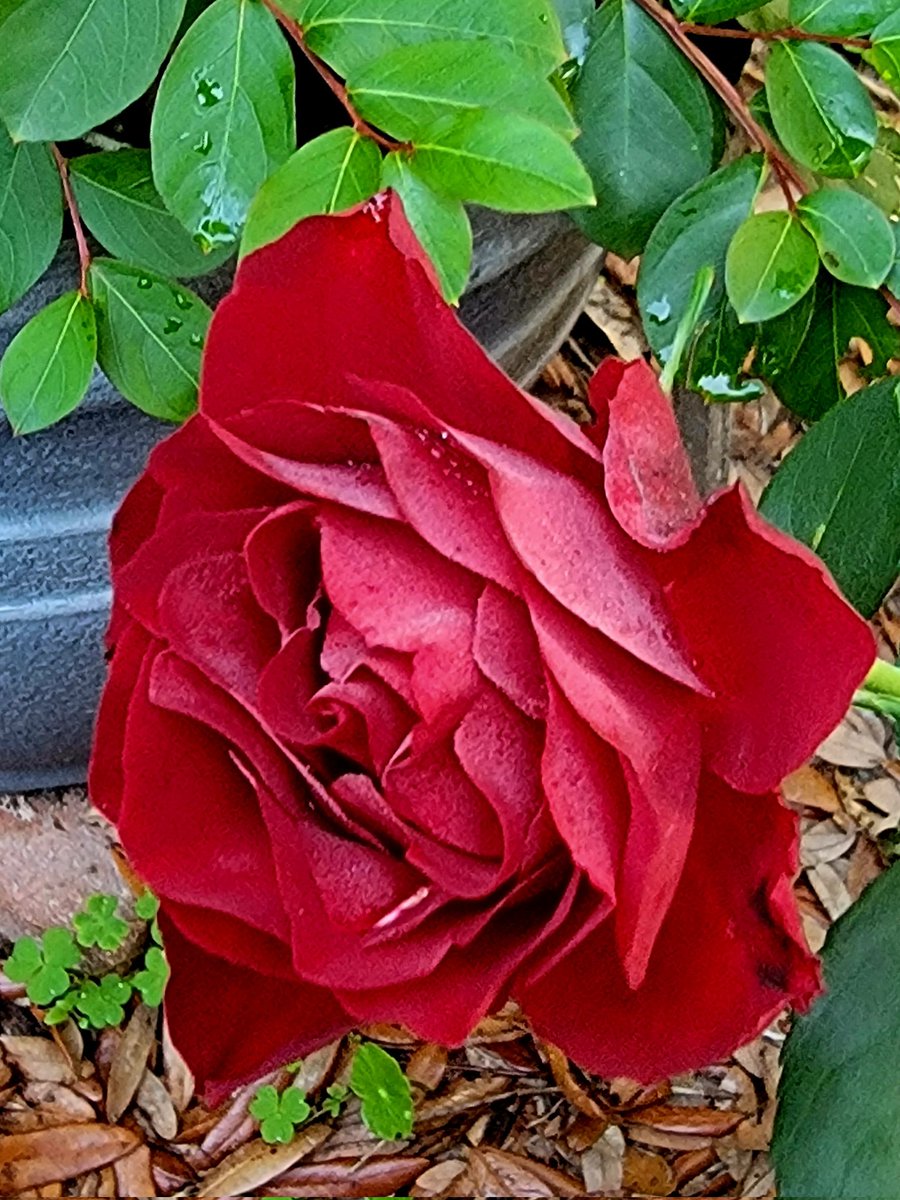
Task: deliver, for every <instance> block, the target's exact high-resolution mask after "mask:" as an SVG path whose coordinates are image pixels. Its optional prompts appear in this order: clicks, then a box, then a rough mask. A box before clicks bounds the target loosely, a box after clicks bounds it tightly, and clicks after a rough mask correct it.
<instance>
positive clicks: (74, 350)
mask: <svg viewBox="0 0 900 1200" xmlns="http://www.w3.org/2000/svg"><path fill="white" fill-rule="evenodd" d="M96 354H97V330H96V326H95V323H94V310H93V308H92V307H91V303H90V301H89V300H86V299H85V298H84V296H82V295H81V294H80V293H79V292H66V294H65V295H64V296H60V297H59V299H58V300H54V301H53V303H52V304H48V305H47V307H46V308H42V309H41V311H40V312H39V313H38V314H37V316H35V317H32V318H31V320H30V321H29V322H28V324H27V325H25V326H24V327H23V328H22V329H20V330H19V332H18V333H17V334H16V336H15V337H14V338H13V340H12V341H11V342H10V344H9V347H8V349H7V351H6V353H5V354H4V356H3V358H2V360H0V401H2V403H3V407H4V408H5V409H6V413H7V416H8V417H9V421H10V424H11V425H12V428H13V432H14V433H33V432H34V431H35V430H37V429H45V428H46V427H47V426H48V425H52V424H53V423H54V421H58V420H59V419H60V418H61V417H64V416H65V415H66V413H70V412H71V411H72V409H73V408H75V407H76V405H77V404H78V403H79V402H80V401H81V399H82V398H83V396H84V394H85V392H86V391H87V387H88V384H89V383H90V380H91V372H92V371H93V369H94V359H95V357H96Z"/></svg>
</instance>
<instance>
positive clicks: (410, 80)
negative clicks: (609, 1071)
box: [347, 41, 576, 142]
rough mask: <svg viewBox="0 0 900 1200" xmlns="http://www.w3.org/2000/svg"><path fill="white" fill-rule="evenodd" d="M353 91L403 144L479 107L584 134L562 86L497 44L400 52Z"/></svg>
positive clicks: (363, 109) (385, 58) (366, 112)
mask: <svg viewBox="0 0 900 1200" xmlns="http://www.w3.org/2000/svg"><path fill="white" fill-rule="evenodd" d="M347 89H348V91H349V93H350V99H351V100H352V102H353V104H354V106H355V107H356V109H357V111H358V112H359V113H361V114H362V116H363V117H365V119H366V120H367V121H370V122H371V123H372V124H373V125H376V126H378V128H379V129H383V130H384V131H385V132H386V133H389V134H391V136H392V137H395V138H400V139H401V140H402V141H410V142H411V141H415V140H417V139H418V138H419V137H420V136H421V134H422V133H423V132H425V131H427V130H429V129H430V128H431V127H432V126H433V125H434V124H435V122H437V121H440V120H441V119H443V118H444V117H453V116H462V115H463V114H465V113H466V112H470V111H471V110H472V109H477V108H490V109H495V110H503V109H506V110H508V111H512V112H519V113H522V115H523V116H526V117H533V118H534V119H535V120H536V121H543V122H544V124H545V125H549V126H550V127H551V128H553V129H556V130H557V131H558V132H560V133H562V134H563V135H564V136H566V137H568V138H573V137H574V136H575V133H576V129H575V122H574V120H573V118H572V114H571V113H570V112H569V109H568V107H567V105H566V103H565V101H564V100H563V98H562V97H561V96H560V94H559V92H557V90H556V88H555V87H553V85H552V84H551V83H549V82H548V81H547V80H546V79H545V78H544V77H543V76H542V75H540V74H538V72H537V71H535V70H533V69H532V68H531V67H529V65H528V64H527V63H526V62H524V61H523V60H522V59H521V58H520V57H519V56H518V55H517V54H515V53H513V51H512V50H509V49H508V48H507V47H506V46H499V45H496V44H494V43H492V42H464V41H455V42H428V43H426V44H424V45H421V46H398V47H397V49H396V50H391V51H389V52H388V53H387V54H385V55H382V57H381V58H377V59H374V60H373V61H372V62H370V63H367V64H366V65H365V66H363V67H360V69H359V70H358V71H356V72H354V73H353V74H352V75H351V76H350V77H349V78H348V80H347Z"/></svg>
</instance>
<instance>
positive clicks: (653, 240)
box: [637, 155, 763, 363]
mask: <svg viewBox="0 0 900 1200" xmlns="http://www.w3.org/2000/svg"><path fill="white" fill-rule="evenodd" d="M762 170H763V160H762V158H761V157H760V156H758V155H746V156H745V157H743V158H739V159H738V160H737V161H736V162H733V163H731V164H730V165H729V166H727V167H722V168H721V169H720V170H718V171H716V172H715V173H714V174H712V175H710V176H709V177H708V178H707V179H703V180H701V181H700V182H699V183H696V184H694V186H693V187H692V188H688V190H687V191H686V192H685V193H684V195H683V196H679V198H678V199H677V200H676V201H675V202H674V203H673V204H672V205H670V207H669V208H667V209H666V211H665V213H664V214H663V215H662V217H661V218H660V220H659V223H658V224H657V226H656V228H655V229H654V230H653V233H652V234H651V235H650V240H649V241H648V243H647V248H646V250H645V251H644V254H643V257H642V258H641V268H640V273H639V275H638V282H637V298H638V306H639V307H640V311H641V319H642V321H643V324H644V329H645V330H646V333H647V339H648V341H649V342H650V346H651V347H652V349H653V352H654V353H655V354H656V357H657V358H658V359H659V360H660V362H662V363H666V362H668V358H669V351H670V347H671V345H672V341H673V339H674V337H675V331H676V330H677V328H678V326H679V323H680V321H681V319H682V317H683V315H684V313H685V310H686V307H687V303H688V299H689V297H690V293H691V285H692V281H693V280H694V278H695V276H696V274H697V272H698V271H699V270H700V268H701V267H704V266H709V267H712V268H713V270H714V272H715V278H714V282H713V289H712V292H711V293H710V297H709V300H708V302H707V305H706V310H705V315H706V317H707V318H708V317H710V316H711V315H712V314H713V313H714V312H715V311H716V310H717V309H718V308H719V306H720V304H721V301H722V298H723V296H724V294H725V255H726V252H727V250H728V246H729V243H730V242H731V239H732V238H733V237H734V235H735V233H736V232H737V230H738V228H739V227H740V225H741V224H743V222H744V221H745V220H746V219H747V217H748V216H749V215H750V210H751V209H752V207H753V200H754V197H755V196H756V193H757V191H758V190H759V185H760V181H761V178H762Z"/></svg>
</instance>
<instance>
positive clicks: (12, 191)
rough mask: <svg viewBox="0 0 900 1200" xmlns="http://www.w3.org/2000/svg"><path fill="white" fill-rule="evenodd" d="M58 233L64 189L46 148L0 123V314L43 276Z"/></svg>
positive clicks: (57, 241)
mask: <svg viewBox="0 0 900 1200" xmlns="http://www.w3.org/2000/svg"><path fill="white" fill-rule="evenodd" d="M61 235H62V189H61V188H60V184H59V175H58V174H57V170H56V165H55V164H54V162H53V158H52V156H51V154H50V151H49V149H48V147H47V146H35V145H32V144H30V143H28V142H19V144H18V145H13V143H12V141H10V138H9V135H8V134H7V132H6V130H5V129H3V128H2V126H0V312H2V311H3V310H4V309H6V308H9V306H10V305H11V304H14V303H15V301H16V300H18V299H19V297H20V296H22V295H24V293H25V292H26V291H27V290H28V289H29V288H30V287H31V285H32V284H33V283H34V281H35V280H36V279H37V278H38V277H39V276H40V275H42V274H43V272H44V271H45V270H46V268H47V267H48V266H49V264H50V260H51V259H52V258H53V255H54V254H55V252H56V248H57V246H58V245H59V239H60V237H61Z"/></svg>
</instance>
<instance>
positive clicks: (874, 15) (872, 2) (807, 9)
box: [790, 0, 897, 37]
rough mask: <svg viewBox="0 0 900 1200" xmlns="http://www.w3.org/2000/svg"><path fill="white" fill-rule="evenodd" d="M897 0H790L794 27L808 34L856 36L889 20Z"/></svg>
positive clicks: (868, 31) (869, 31)
mask: <svg viewBox="0 0 900 1200" xmlns="http://www.w3.org/2000/svg"><path fill="white" fill-rule="evenodd" d="M896 4H897V0H791V2H790V18H791V24H792V25H795V26H797V27H798V28H799V29H805V30H806V31H807V32H808V33H825V34H833V35H835V36H837V37H856V36H857V35H858V34H861V33H871V31H872V30H873V29H874V28H875V26H876V25H877V24H878V22H879V21H883V20H884V19H885V18H886V17H889V16H890V15H891V13H893V12H894V10H895V8H896Z"/></svg>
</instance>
